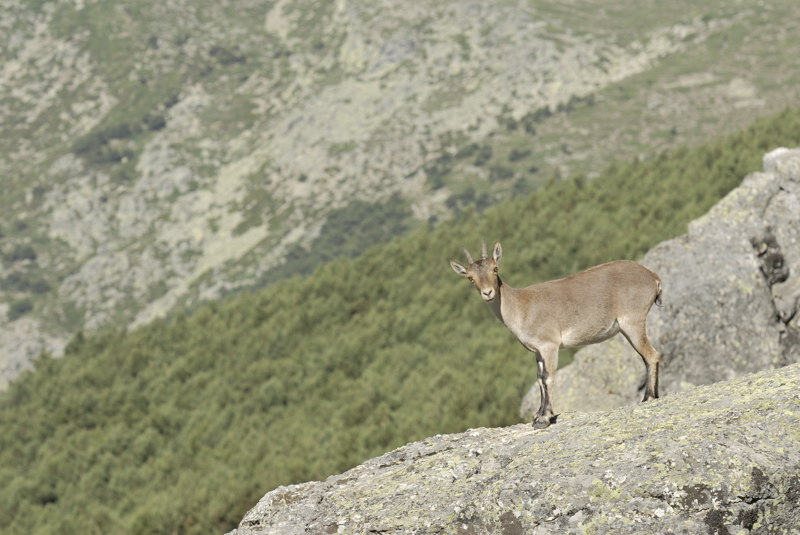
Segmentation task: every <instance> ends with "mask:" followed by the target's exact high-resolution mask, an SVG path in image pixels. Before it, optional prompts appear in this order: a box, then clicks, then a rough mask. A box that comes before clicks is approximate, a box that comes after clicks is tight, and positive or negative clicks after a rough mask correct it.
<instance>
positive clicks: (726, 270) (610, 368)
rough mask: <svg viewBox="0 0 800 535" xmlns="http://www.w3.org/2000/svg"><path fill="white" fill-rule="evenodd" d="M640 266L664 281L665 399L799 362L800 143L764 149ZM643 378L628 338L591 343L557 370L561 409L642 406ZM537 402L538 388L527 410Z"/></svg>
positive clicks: (657, 331)
mask: <svg viewBox="0 0 800 535" xmlns="http://www.w3.org/2000/svg"><path fill="white" fill-rule="evenodd" d="M642 263H643V264H645V265H646V266H648V267H650V268H651V269H653V270H654V271H656V272H657V273H658V274H659V275H660V276H661V278H662V281H663V288H664V293H663V296H662V299H663V304H664V306H663V307H661V308H659V307H653V309H652V310H651V312H650V316H649V318H648V332H649V336H650V338H651V340H652V342H653V345H654V346H655V347H656V349H658V350H659V351H660V352H661V353H662V359H663V360H662V368H661V394H662V395H663V394H664V393H669V392H677V391H681V390H685V389H686V388H688V387H690V386H692V385H699V384H708V383H713V382H715V381H721V380H726V379H732V378H734V377H738V376H740V375H742V374H746V373H751V372H754V371H758V370H764V369H770V368H776V367H779V366H784V365H786V364H789V363H793V362H798V361H800V314H798V309H800V149H794V150H788V149H784V148H781V149H777V150H774V151H772V152H770V153H768V154H767V155H765V156H764V171H763V172H759V173H753V174H751V175H749V176H747V177H746V178H745V179H744V181H743V182H742V184H741V186H739V187H738V188H736V189H735V190H733V191H732V192H731V193H730V194H728V195H727V196H726V197H725V198H724V199H723V200H721V201H720V202H719V203H717V205H715V206H714V207H713V208H712V209H711V210H710V211H709V212H708V213H707V214H706V215H704V216H703V217H701V218H699V219H697V220H695V221H693V222H692V223H691V224H690V225H689V229H688V232H687V234H685V235H683V236H680V237H678V238H675V239H672V240H669V241H666V242H663V243H661V244H659V245H658V246H656V247H655V248H653V249H652V250H651V251H650V252H649V253H648V254H647V255H646V256H645V257H644V259H643V260H642ZM643 374H644V366H643V365H642V364H641V359H640V357H639V356H638V355H637V354H636V353H635V352H634V351H633V349H632V348H631V347H630V345H629V344H628V343H627V342H626V341H625V340H624V338H622V337H619V336H618V337H616V338H614V339H613V340H611V341H609V342H607V343H604V344H599V345H595V346H588V347H586V348H584V349H582V350H581V351H579V352H578V353H577V354H576V356H575V362H574V363H573V364H572V365H570V366H568V367H566V368H564V369H563V370H562V371H561V372H559V374H558V376H557V378H556V391H555V405H554V407H555V410H556V412H558V411H573V410H588V411H591V410H605V409H609V408H611V407H618V406H621V405H627V404H633V403H637V402H638V401H639V400H640V399H641V394H640V393H639V392H638V389H639V387H640V385H641V384H642V380H643ZM538 406H539V389H538V388H532V389H531V390H530V391H529V392H528V394H527V395H526V396H525V399H524V400H523V403H522V407H521V411H520V412H521V414H522V415H523V416H524V417H526V418H528V417H530V415H531V414H532V413H533V412H534V411H535V409H536V408H538Z"/></svg>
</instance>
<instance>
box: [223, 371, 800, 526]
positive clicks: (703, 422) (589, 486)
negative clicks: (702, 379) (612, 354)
mask: <svg viewBox="0 0 800 535" xmlns="http://www.w3.org/2000/svg"><path fill="white" fill-rule="evenodd" d="M799 441H800V364H795V365H791V366H787V367H784V368H781V369H778V370H770V371H765V372H761V373H758V374H751V375H748V376H746V377H743V378H739V379H736V380H734V381H730V382H722V383H717V384H714V385H707V386H701V387H697V388H695V389H692V390H691V391H688V392H686V393H682V394H672V395H668V396H665V397H664V398H662V399H659V400H656V401H652V402H649V403H647V404H644V405H638V406H634V407H622V408H618V409H615V410H612V411H608V412H604V413H596V414H590V413H572V412H571V413H564V414H562V415H561V416H560V418H559V422H558V424H557V425H554V426H551V427H550V428H548V429H545V430H534V429H533V428H531V426H530V425H526V424H520V425H515V426H512V427H507V428H498V429H472V430H469V431H467V432H464V433H460V434H454V435H437V436H434V437H431V438H428V439H426V440H423V441H420V442H415V443H411V444H408V445H406V446H403V447H401V448H398V449H396V450H394V451H392V452H389V453H387V454H385V455H383V456H380V457H377V458H374V459H371V460H369V461H366V462H365V463H363V464H361V465H359V466H357V467H355V468H353V469H352V470H349V471H347V472H345V473H343V474H340V475H335V476H332V477H329V478H328V479H327V480H326V481H323V482H309V483H302V484H299V485H292V486H286V487H279V488H277V489H275V490H273V491H271V492H269V493H268V494H267V495H265V496H264V497H263V498H262V499H261V500H260V501H259V502H258V504H257V505H256V506H255V507H254V508H253V509H252V510H251V511H250V512H248V513H247V514H246V515H245V517H244V518H243V519H242V521H241V523H240V524H239V527H238V529H236V530H234V531H232V532H231V535H234V534H235V535H256V534H267V533H269V534H272V533H275V534H277V533H280V534H286V535H291V534H301V533H398V534H399V533H416V534H426V533H431V534H433V533H437V534H441V533H471V534H477V533H507V534H521V533H530V534H549V533H558V534H572V533H576V534H577V533H581V534H584V533H612V532H613V533H618V534H628V533H630V534H634V533H635V534H651V533H652V534H659V535H661V534H670V533H672V534H678V533H716V534H721V533H726V534H737V533H797V529H798V526H800V449H798V448H797V444H798V442H799Z"/></svg>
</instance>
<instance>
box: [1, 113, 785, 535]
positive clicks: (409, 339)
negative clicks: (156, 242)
mask: <svg viewBox="0 0 800 535" xmlns="http://www.w3.org/2000/svg"><path fill="white" fill-rule="evenodd" d="M795 144H800V112H797V111H789V112H786V113H783V114H781V115H779V116H777V117H775V118H772V119H771V120H764V121H760V122H758V123H756V124H754V125H753V126H751V127H750V128H748V129H747V130H745V131H743V132H741V133H738V134H737V135H735V136H730V137H728V138H726V139H724V140H721V141H718V142H715V143H712V144H709V145H706V146H703V147H697V148H694V149H682V150H676V151H673V152H670V153H665V154H664V155H663V156H661V157H659V158H657V159H654V160H652V161H648V162H638V161H634V162H631V163H627V164H623V163H619V164H617V165H615V166H613V167H610V168H608V169H607V170H606V171H604V172H603V173H601V174H600V176H598V177H597V179H596V180H594V181H586V180H585V179H574V180H564V181H552V182H550V183H548V184H546V185H545V186H543V187H542V188H541V189H540V190H539V191H538V192H536V193H535V194H533V195H530V196H527V197H524V198H519V199H516V200H514V201H510V202H506V203H503V204H502V205H498V206H496V207H492V208H488V209H487V210H486V211H485V212H483V213H482V214H481V215H480V218H479V219H478V218H476V215H475V214H474V213H473V214H463V215H462V216H461V217H460V218H458V219H457V220H456V221H455V222H454V223H453V224H443V225H439V226H436V227H435V228H431V229H429V228H425V227H423V228H419V229H416V230H415V231H413V232H411V233H410V234H408V235H407V236H405V237H403V238H400V239H396V240H393V241H392V242H390V243H388V244H385V245H382V246H376V247H373V248H371V249H369V250H368V251H366V252H365V253H364V254H363V255H362V256H361V257H359V258H357V259H354V260H350V259H340V260H337V261H334V262H332V263H329V264H326V265H324V266H322V267H320V268H319V269H317V270H316V271H315V272H314V273H313V275H312V276H310V277H308V278H305V279H301V278H293V279H289V280H286V281H282V282H281V283H280V284H273V285H270V286H268V287H266V288H264V289H262V290H260V291H258V292H247V293H243V294H241V295H235V296H231V297H229V298H228V299H225V300H223V301H221V302H214V303H212V304H209V305H206V306H201V307H198V308H197V309H196V310H195V311H194V313H192V314H185V313H177V314H175V315H173V316H172V317H171V318H170V319H169V320H158V321H154V322H152V323H151V324H149V325H147V326H144V327H142V328H139V329H136V330H133V331H131V332H130V333H127V334H126V333H124V332H122V331H111V332H104V333H102V334H101V335H97V334H95V335H91V334H87V335H81V336H77V337H76V338H75V339H74V340H73V342H72V343H71V344H70V345H69V346H68V348H67V351H66V355H65V357H64V358H63V359H50V358H41V359H39V360H38V361H37V363H36V368H37V369H36V372H35V373H27V374H24V375H23V376H22V377H20V378H19V379H18V380H17V381H15V382H13V383H12V384H11V385H10V388H9V390H8V392H5V393H3V394H2V395H0V481H3V482H4V485H3V486H2V488H0V531H2V532H3V533H9V534H16V533H25V534H31V533H37V534H46V533H54V534H55V533H68V532H86V531H91V530H95V531H98V532H101V533H173V532H184V533H210V532H216V533H219V532H223V531H224V530H228V529H231V528H232V527H233V526H234V525H235V523H236V522H238V520H239V519H240V518H241V515H242V514H244V512H245V510H246V509H247V508H248V507H250V506H251V505H252V504H253V503H255V501H256V500H257V499H258V497H259V496H261V495H262V494H263V492H264V490H265V489H270V488H274V487H276V486H278V485H284V484H289V483H296V482H299V481H307V480H314V479H321V478H324V477H326V476H327V475H329V474H332V473H337V472H341V471H343V470H345V469H347V468H350V467H352V466H354V465H356V464H358V463H359V462H362V461H363V460H364V459H365V458H368V457H371V456H374V455H378V454H380V453H383V452H385V451H387V450H388V449H391V448H394V447H397V446H399V445H400V444H403V443H405V442H408V441H412V440H418V439H422V438H424V437H426V436H430V435H433V434H436V433H449V432H457V431H462V430H464V429H466V428H468V427H476V426H500V425H509V424H513V423H517V422H518V419H517V416H516V415H517V410H518V407H519V402H520V398H521V396H522V394H523V393H524V391H525V390H526V389H527V387H528V386H529V385H530V384H531V382H532V381H533V380H534V376H535V366H534V364H533V359H532V358H531V356H530V355H529V354H527V353H526V352H525V351H524V350H523V349H522V348H521V347H519V345H518V344H517V343H516V342H515V341H514V339H513V337H512V336H511V335H510V334H509V333H508V332H507V331H506V330H505V329H504V328H503V327H502V326H501V325H500V324H498V323H497V321H496V319H495V318H494V317H493V316H492V315H491V313H490V312H489V311H488V310H487V309H486V307H485V306H484V305H483V304H482V303H481V302H480V299H478V298H477V296H475V295H474V292H473V291H472V290H471V289H470V288H469V287H468V284H466V283H465V282H464V281H463V280H462V279H460V278H459V277H457V276H455V275H454V274H453V273H452V271H451V270H450V268H449V266H448V264H447V261H448V259H449V258H451V257H452V256H455V255H458V254H460V253H459V247H460V246H461V245H468V246H471V247H474V246H475V245H477V243H478V242H479V241H480V238H481V237H482V236H486V237H487V238H488V239H490V240H491V239H495V238H498V239H501V240H502V242H503V246H504V252H505V256H504V263H503V273H504V276H505V277H506V279H505V280H507V281H508V282H509V283H510V284H512V285H522V284H526V283H531V282H535V281H537V280H543V279H550V278H556V277H559V276H563V275H566V274H568V273H570V272H573V271H575V270H578V269H581V268H585V267H587V266H589V265H592V264H596V263H600V262H603V261H608V260H611V259H614V258H625V257H627V258H638V257H640V256H641V255H642V254H644V252H645V251H646V250H647V249H649V248H650V247H651V246H652V245H654V244H655V243H657V242H659V241H662V240H664V239H666V238H669V237H671V236H674V235H677V234H679V233H681V232H682V231H683V230H684V229H685V225H686V224H687V223H688V221H690V220H692V219H694V218H696V217H697V216H699V215H700V214H702V213H704V212H705V211H706V210H707V209H708V208H709V207H710V206H711V205H712V204H714V203H715V202H716V200H717V199H719V198H720V197H721V196H722V195H724V194H725V193H726V192H727V191H729V190H730V189H732V188H733V187H735V186H736V185H737V184H738V183H739V181H740V180H741V177H742V176H744V175H745V174H747V172H749V171H752V170H754V169H757V168H758V167H759V165H760V160H761V155H762V154H763V153H764V152H765V148H764V146H765V145H766V146H768V147H771V146H775V145H795ZM470 244H475V245H470Z"/></svg>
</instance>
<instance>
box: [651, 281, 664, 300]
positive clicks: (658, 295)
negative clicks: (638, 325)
mask: <svg viewBox="0 0 800 535" xmlns="http://www.w3.org/2000/svg"><path fill="white" fill-rule="evenodd" d="M653 302H654V303H655V304H656V306H657V307H661V306H664V305H663V304H661V281H660V280H656V298H655V299H654V300H653Z"/></svg>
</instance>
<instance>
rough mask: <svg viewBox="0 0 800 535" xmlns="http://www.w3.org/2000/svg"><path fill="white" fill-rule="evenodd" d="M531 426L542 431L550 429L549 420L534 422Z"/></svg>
mask: <svg viewBox="0 0 800 535" xmlns="http://www.w3.org/2000/svg"><path fill="white" fill-rule="evenodd" d="M531 425H532V426H533V428H534V429H544V428H546V427H550V418H543V419H541V420H538V419H537V420H534V421H533V422H532V423H531Z"/></svg>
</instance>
